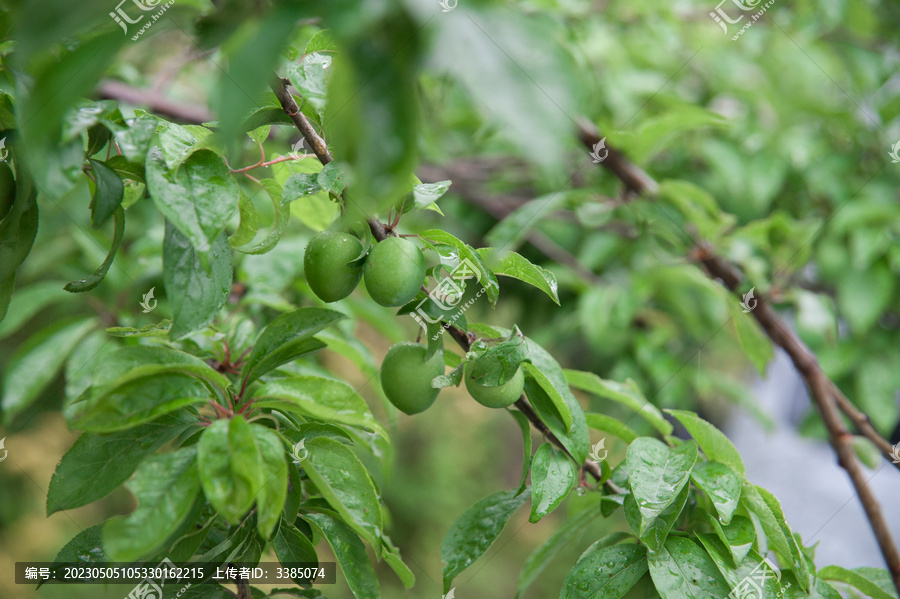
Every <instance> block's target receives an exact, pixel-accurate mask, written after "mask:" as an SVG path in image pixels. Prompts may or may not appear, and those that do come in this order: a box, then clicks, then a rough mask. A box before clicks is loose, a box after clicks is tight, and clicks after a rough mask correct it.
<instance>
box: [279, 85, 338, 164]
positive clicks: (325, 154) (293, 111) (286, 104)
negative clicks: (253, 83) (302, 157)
mask: <svg viewBox="0 0 900 599" xmlns="http://www.w3.org/2000/svg"><path fill="white" fill-rule="evenodd" d="M290 84H291V82H290V81H288V80H287V79H282V78H279V79H278V80H277V82H275V83H273V84H272V91H274V92H275V95H276V96H277V97H278V102H280V103H281V107H282V108H283V109H284V112H285V113H286V114H287V115H288V116H289V117H290V119H291V121H292V122H293V123H294V125H295V126H296V127H297V130H298V131H300V134H301V135H303V138H304V139H305V140H306V141H307V142H308V143H309V146H310V147H311V148H312V151H313V153H314V154H315V155H316V158H318V159H319V162H321V163H322V164H323V165H324V164H328V163H329V162H331V161H332V160H334V157H333V156H332V155H331V152H329V151H328V146H327V145H326V144H325V140H324V139H322V138H321V137H320V136H319V134H318V133H316V130H315V129H313V126H312V123H310V122H309V119H308V118H306V115H305V114H303V113H302V112H301V111H300V107H299V106H297V101H296V100H294V96H292V95H291V92H289V91H288V88H287V86H288V85H290Z"/></svg>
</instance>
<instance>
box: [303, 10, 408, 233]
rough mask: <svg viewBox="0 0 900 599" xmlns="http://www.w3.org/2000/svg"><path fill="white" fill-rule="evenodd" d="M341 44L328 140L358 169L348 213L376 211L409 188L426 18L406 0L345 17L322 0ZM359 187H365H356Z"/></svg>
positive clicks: (333, 82) (333, 81) (328, 115)
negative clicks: (405, 3)
mask: <svg viewBox="0 0 900 599" xmlns="http://www.w3.org/2000/svg"><path fill="white" fill-rule="evenodd" d="M323 7H324V8H323V12H322V14H321V15H320V16H321V17H322V18H323V19H324V21H325V22H326V23H330V24H333V26H332V28H331V29H332V32H333V34H334V36H335V39H336V40H337V45H339V46H340V48H341V51H340V53H339V54H337V55H336V56H335V62H334V65H333V66H332V67H331V70H332V71H333V72H332V74H331V77H330V79H329V82H328V106H327V111H326V116H325V119H324V122H327V123H328V135H329V137H328V142H329V145H333V146H334V147H335V148H340V149H341V155H342V160H344V161H346V162H347V163H348V164H349V166H350V168H351V169H352V172H353V175H354V180H355V183H354V187H353V188H352V189H351V190H348V191H352V192H353V193H351V194H349V197H350V198H351V199H350V201H349V202H348V203H347V205H346V209H347V211H348V214H347V215H348V217H350V218H351V219H353V220H355V219H356V218H357V217H362V216H364V215H369V214H375V213H377V212H380V211H381V209H386V208H387V207H388V206H390V205H393V203H394V201H396V199H397V198H399V197H400V196H401V195H402V194H403V193H404V192H406V191H407V189H408V185H409V173H410V172H411V171H412V170H413V168H414V167H415V160H416V154H417V148H418V145H417V143H416V140H417V130H418V124H419V104H420V102H419V100H418V96H419V93H418V88H417V85H418V81H419V79H418V76H417V67H416V64H417V63H418V62H419V60H420V58H421V53H420V50H419V48H420V44H421V42H420V37H421V36H420V33H421V31H420V25H419V24H418V22H417V21H415V20H414V19H413V18H412V17H411V16H410V15H409V13H407V12H406V10H404V9H403V8H402V7H401V6H400V5H391V6H389V7H388V6H386V7H384V9H383V10H378V11H372V12H368V13H367V15H366V16H363V18H361V19H350V20H349V21H352V24H350V23H348V19H346V14H347V13H346V12H345V10H344V9H343V7H340V6H339V5H335V4H328V5H323ZM356 190H359V191H358V192H356Z"/></svg>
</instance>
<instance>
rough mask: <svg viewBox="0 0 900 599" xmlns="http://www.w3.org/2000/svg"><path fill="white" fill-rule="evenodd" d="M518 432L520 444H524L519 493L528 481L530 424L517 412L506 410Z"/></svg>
mask: <svg viewBox="0 0 900 599" xmlns="http://www.w3.org/2000/svg"><path fill="white" fill-rule="evenodd" d="M507 412H508V413H509V415H510V416H512V417H513V420H515V421H516V424H518V425H519V430H520V431H521V432H522V442H523V444H524V452H523V455H522V480H521V481H520V482H519V493H521V492H522V491H524V490H525V483H526V481H527V480H528V473H529V472H530V471H531V423H530V422H529V421H528V418H527V417H526V416H525V414H523V413H522V412H520V411H518V410H507Z"/></svg>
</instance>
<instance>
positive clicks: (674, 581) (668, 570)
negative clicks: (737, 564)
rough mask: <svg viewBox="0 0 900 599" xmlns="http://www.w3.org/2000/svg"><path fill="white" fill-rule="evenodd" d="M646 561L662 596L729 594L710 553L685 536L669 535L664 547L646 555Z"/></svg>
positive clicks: (704, 598)
mask: <svg viewBox="0 0 900 599" xmlns="http://www.w3.org/2000/svg"><path fill="white" fill-rule="evenodd" d="M647 563H648V565H649V567H650V576H651V577H652V578H653V584H654V585H655V586H656V590H657V591H658V592H659V594H660V597H662V599H708V598H709V597H726V596H727V595H728V593H729V588H728V585H727V584H726V583H725V581H724V580H723V579H722V575H721V574H719V571H718V569H717V568H716V564H715V562H713V560H712V558H710V556H709V554H707V553H706V551H704V550H703V549H702V548H701V547H700V546H699V545H697V544H696V543H695V542H694V541H692V540H690V539H687V538H685V537H676V536H670V537H669V538H668V539H667V540H666V545H665V547H663V548H662V549H661V550H660V551H659V552H657V553H651V554H649V555H648V556H647Z"/></svg>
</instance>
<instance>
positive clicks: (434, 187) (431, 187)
mask: <svg viewBox="0 0 900 599" xmlns="http://www.w3.org/2000/svg"><path fill="white" fill-rule="evenodd" d="M448 189H450V181H436V182H435V183H417V184H416V185H413V190H412V194H411V195H412V202H407V205H405V206H404V208H403V212H409V211H410V210H412V209H413V208H415V209H417V210H424V209H426V208H428V207H429V206H432V205H433V204H434V203H435V202H437V201H438V200H439V199H441V197H442V196H443V195H444V194H445V193H447V190H448ZM409 195H410V194H407V197H408V196H409Z"/></svg>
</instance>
